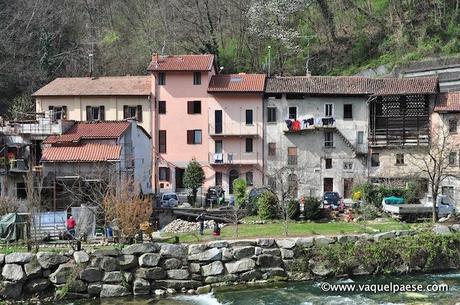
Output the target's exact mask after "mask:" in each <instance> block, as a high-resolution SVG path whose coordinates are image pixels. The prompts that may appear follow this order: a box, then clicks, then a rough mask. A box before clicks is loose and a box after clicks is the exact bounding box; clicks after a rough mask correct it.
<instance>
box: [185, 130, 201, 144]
mask: <svg viewBox="0 0 460 305" xmlns="http://www.w3.org/2000/svg"><path fill="white" fill-rule="evenodd" d="M201 139H202V133H201V129H194V130H187V144H201Z"/></svg>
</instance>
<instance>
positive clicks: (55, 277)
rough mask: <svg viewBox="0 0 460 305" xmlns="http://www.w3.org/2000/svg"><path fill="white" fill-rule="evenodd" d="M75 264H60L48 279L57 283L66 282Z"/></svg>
mask: <svg viewBox="0 0 460 305" xmlns="http://www.w3.org/2000/svg"><path fill="white" fill-rule="evenodd" d="M74 269H75V266H74V265H72V264H62V265H59V267H58V268H57V269H56V271H54V272H53V273H51V274H50V276H49V279H50V281H51V283H53V284H56V285H59V284H64V283H66V282H67V279H68V278H69V276H70V275H71V274H72V273H73V271H74Z"/></svg>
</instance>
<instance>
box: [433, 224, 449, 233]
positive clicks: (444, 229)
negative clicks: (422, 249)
mask: <svg viewBox="0 0 460 305" xmlns="http://www.w3.org/2000/svg"><path fill="white" fill-rule="evenodd" d="M432 231H433V233H436V234H441V235H444V234H450V233H451V232H450V229H449V227H448V226H446V225H440V224H435V225H434V227H433V229H432Z"/></svg>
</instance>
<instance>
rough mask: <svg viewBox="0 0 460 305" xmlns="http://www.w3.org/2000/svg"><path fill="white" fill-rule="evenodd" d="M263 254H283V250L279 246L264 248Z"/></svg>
mask: <svg viewBox="0 0 460 305" xmlns="http://www.w3.org/2000/svg"><path fill="white" fill-rule="evenodd" d="M262 254H268V255H274V256H281V250H280V249H278V248H271V249H262Z"/></svg>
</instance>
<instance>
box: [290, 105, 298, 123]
mask: <svg viewBox="0 0 460 305" xmlns="http://www.w3.org/2000/svg"><path fill="white" fill-rule="evenodd" d="M289 119H291V120H297V107H289Z"/></svg>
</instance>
